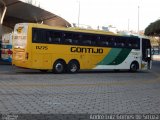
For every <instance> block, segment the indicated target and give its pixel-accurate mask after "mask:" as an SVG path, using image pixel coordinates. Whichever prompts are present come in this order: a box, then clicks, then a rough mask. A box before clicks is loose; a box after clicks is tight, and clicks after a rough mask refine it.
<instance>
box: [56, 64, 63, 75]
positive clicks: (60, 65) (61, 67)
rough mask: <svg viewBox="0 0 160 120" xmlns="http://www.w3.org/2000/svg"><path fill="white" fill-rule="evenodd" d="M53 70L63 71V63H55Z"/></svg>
mask: <svg viewBox="0 0 160 120" xmlns="http://www.w3.org/2000/svg"><path fill="white" fill-rule="evenodd" d="M55 70H56V71H57V72H59V73H60V72H62V71H63V64H62V63H57V64H56V66H55Z"/></svg>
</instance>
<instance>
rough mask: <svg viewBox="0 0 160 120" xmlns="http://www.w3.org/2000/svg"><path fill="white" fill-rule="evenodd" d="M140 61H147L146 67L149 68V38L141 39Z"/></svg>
mask: <svg viewBox="0 0 160 120" xmlns="http://www.w3.org/2000/svg"><path fill="white" fill-rule="evenodd" d="M142 61H144V62H147V67H148V69H151V44H150V41H149V39H142Z"/></svg>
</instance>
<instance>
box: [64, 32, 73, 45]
mask: <svg viewBox="0 0 160 120" xmlns="http://www.w3.org/2000/svg"><path fill="white" fill-rule="evenodd" d="M63 38H64V44H72V39H73V37H72V33H64V34H63Z"/></svg>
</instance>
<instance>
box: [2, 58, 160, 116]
mask: <svg viewBox="0 0 160 120" xmlns="http://www.w3.org/2000/svg"><path fill="white" fill-rule="evenodd" d="M159 72H160V62H158V61H156V62H153V67H152V70H151V71H139V72H137V73H130V72H126V71H123V72H113V71H104V72H103V71H101V72H80V73H77V74H60V75H59V74H52V73H45V74H42V73H41V72H39V71H33V70H20V69H15V68H13V67H11V66H9V65H1V66H0V113H2V114H6V113H12V114H21V113H23V114H28V113H29V114H39V113H42V114H45V113H47V114H50V113H51V114H52V113H61V114H81V113H82V114H83V113H88V114H93V113H100V114H102V113H104V114H105V113H121V114H123V113H124V114H135V113H160V74H159Z"/></svg>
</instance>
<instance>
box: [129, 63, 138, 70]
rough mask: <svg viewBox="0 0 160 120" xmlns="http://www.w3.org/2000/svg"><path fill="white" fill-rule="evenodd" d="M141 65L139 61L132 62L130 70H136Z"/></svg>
mask: <svg viewBox="0 0 160 120" xmlns="http://www.w3.org/2000/svg"><path fill="white" fill-rule="evenodd" d="M138 68H139V66H138V63H137V62H132V63H131V65H130V71H131V72H136V71H137V70H138Z"/></svg>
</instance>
